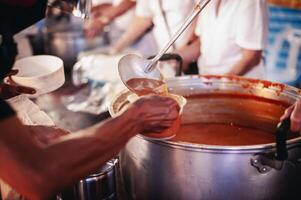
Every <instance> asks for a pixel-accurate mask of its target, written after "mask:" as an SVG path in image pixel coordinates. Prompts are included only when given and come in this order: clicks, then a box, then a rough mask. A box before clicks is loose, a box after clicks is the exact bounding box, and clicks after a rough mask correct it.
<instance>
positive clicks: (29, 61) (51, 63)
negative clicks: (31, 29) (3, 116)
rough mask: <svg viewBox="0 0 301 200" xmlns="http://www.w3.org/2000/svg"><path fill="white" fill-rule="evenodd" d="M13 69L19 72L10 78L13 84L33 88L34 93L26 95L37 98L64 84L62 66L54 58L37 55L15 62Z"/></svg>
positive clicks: (61, 62) (58, 60) (60, 62)
mask: <svg viewBox="0 0 301 200" xmlns="http://www.w3.org/2000/svg"><path fill="white" fill-rule="evenodd" d="M13 69H16V70H18V71H19V72H18V73H17V74H16V75H14V76H12V77H11V79H12V81H13V82H14V84H18V85H21V86H25V87H30V88H34V89H35V90H36V93H35V94H33V95H28V96H29V97H37V96H39V95H42V94H46V93H49V92H52V91H54V90H56V89H58V88H59V87H61V86H62V85H63V84H64V82H65V75H64V64H63V61H62V59H60V58H59V57H56V56H50V55H39V56H30V57H26V58H22V59H20V60H17V61H16V63H15V65H14V67H13Z"/></svg>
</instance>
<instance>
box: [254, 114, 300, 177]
mask: <svg viewBox="0 0 301 200" xmlns="http://www.w3.org/2000/svg"><path fill="white" fill-rule="evenodd" d="M290 126H291V120H290V118H289V117H288V118H286V119H285V120H283V121H282V122H279V123H278V125H277V129H276V152H266V153H258V154H255V155H254V156H253V157H252V158H251V165H252V166H253V167H255V168H257V169H258V171H259V172H260V173H267V172H269V171H270V170H271V169H276V170H281V169H282V167H283V164H284V162H288V163H290V164H292V165H296V164H299V163H300V161H301V160H300V159H299V158H297V159H296V158H293V160H288V151H287V146H286V138H287V135H288V134H291V133H292V132H291V131H290ZM293 157H294V156H293ZM298 157H299V156H298Z"/></svg>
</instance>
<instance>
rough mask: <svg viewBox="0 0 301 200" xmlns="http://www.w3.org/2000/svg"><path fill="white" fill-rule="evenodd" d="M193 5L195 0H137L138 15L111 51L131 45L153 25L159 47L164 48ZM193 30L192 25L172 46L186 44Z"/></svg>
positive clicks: (175, 47)
mask: <svg viewBox="0 0 301 200" xmlns="http://www.w3.org/2000/svg"><path fill="white" fill-rule="evenodd" d="M193 6H194V0H154V1H148V0H137V5H136V12H135V15H136V16H135V18H134V20H133V21H132V22H131V24H130V25H129V27H128V29H127V31H126V32H125V33H124V34H123V36H122V37H121V38H120V39H119V40H118V41H117V42H116V43H115V44H114V46H113V47H112V49H111V52H112V53H116V52H119V51H121V50H123V49H124V48H125V47H127V46H129V45H131V44H132V43H133V42H134V41H135V40H137V38H139V37H140V36H141V35H142V34H143V33H144V32H145V31H146V30H147V29H149V28H150V27H152V25H153V26H154V27H153V33H154V37H155V41H156V45H157V48H158V49H161V48H163V47H164V46H165V45H166V43H167V42H168V41H169V40H170V38H171V36H172V35H173V34H174V33H175V32H176V31H177V30H178V28H179V26H181V25H182V23H183V22H184V20H185V18H186V17H187V16H188V14H189V13H190V12H191V10H192V8H193ZM192 32H193V29H192V28H191V27H190V28H189V29H188V30H187V31H186V32H185V33H184V34H183V36H181V37H180V38H179V39H178V40H177V41H176V43H175V45H173V47H172V48H173V49H177V48H179V47H181V46H183V45H184V44H186V43H187V42H188V38H190V34H191V33H192ZM158 49H157V51H158Z"/></svg>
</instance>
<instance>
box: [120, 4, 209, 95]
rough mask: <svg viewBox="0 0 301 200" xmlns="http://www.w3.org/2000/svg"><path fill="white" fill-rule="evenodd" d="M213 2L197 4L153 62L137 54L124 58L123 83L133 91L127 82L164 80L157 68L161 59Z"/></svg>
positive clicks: (122, 60)
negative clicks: (133, 79) (135, 79)
mask: <svg viewBox="0 0 301 200" xmlns="http://www.w3.org/2000/svg"><path fill="white" fill-rule="evenodd" d="M210 1H211V0H201V1H200V2H199V3H197V4H196V6H195V7H194V9H193V10H192V12H191V13H190V15H189V16H188V17H187V18H186V20H185V21H184V23H183V24H182V26H181V27H180V28H179V30H178V31H177V32H176V33H175V34H174V35H173V36H172V38H171V39H170V41H169V42H168V43H167V44H166V46H165V47H164V48H163V49H161V50H160V52H159V53H158V54H157V55H156V56H155V57H154V58H153V59H151V60H148V59H145V58H143V57H141V56H138V55H136V54H128V55H125V56H123V57H122V58H121V59H120V61H119V63H118V71H119V75H120V77H121V80H122V82H123V83H124V84H125V86H126V87H127V88H128V89H130V90H132V88H131V87H130V86H129V85H128V84H127V81H128V80H130V79H132V78H147V79H154V80H162V79H163V77H162V75H161V73H160V71H159V70H158V69H157V68H156V64H157V62H158V61H159V59H160V58H161V57H162V56H163V55H164V54H165V53H166V52H167V50H168V49H169V48H170V47H171V46H172V45H173V44H174V43H175V41H176V40H177V39H178V38H179V37H180V36H181V35H182V33H183V32H184V31H185V30H186V29H187V27H188V26H189V25H190V24H191V23H192V21H193V20H194V19H195V18H196V16H197V15H198V14H199V13H200V12H201V11H202V10H203V9H204V8H205V7H206V6H207V5H208V3H209V2H210Z"/></svg>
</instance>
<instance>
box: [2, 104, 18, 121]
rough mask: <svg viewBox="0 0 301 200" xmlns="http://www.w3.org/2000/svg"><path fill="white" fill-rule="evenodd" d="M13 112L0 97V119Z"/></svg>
mask: <svg viewBox="0 0 301 200" xmlns="http://www.w3.org/2000/svg"><path fill="white" fill-rule="evenodd" d="M14 114H15V111H14V110H13V109H12V108H11V107H10V106H9V105H8V104H7V103H6V102H5V101H4V100H2V99H0V120H3V119H5V118H8V117H10V116H12V115H14Z"/></svg>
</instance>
